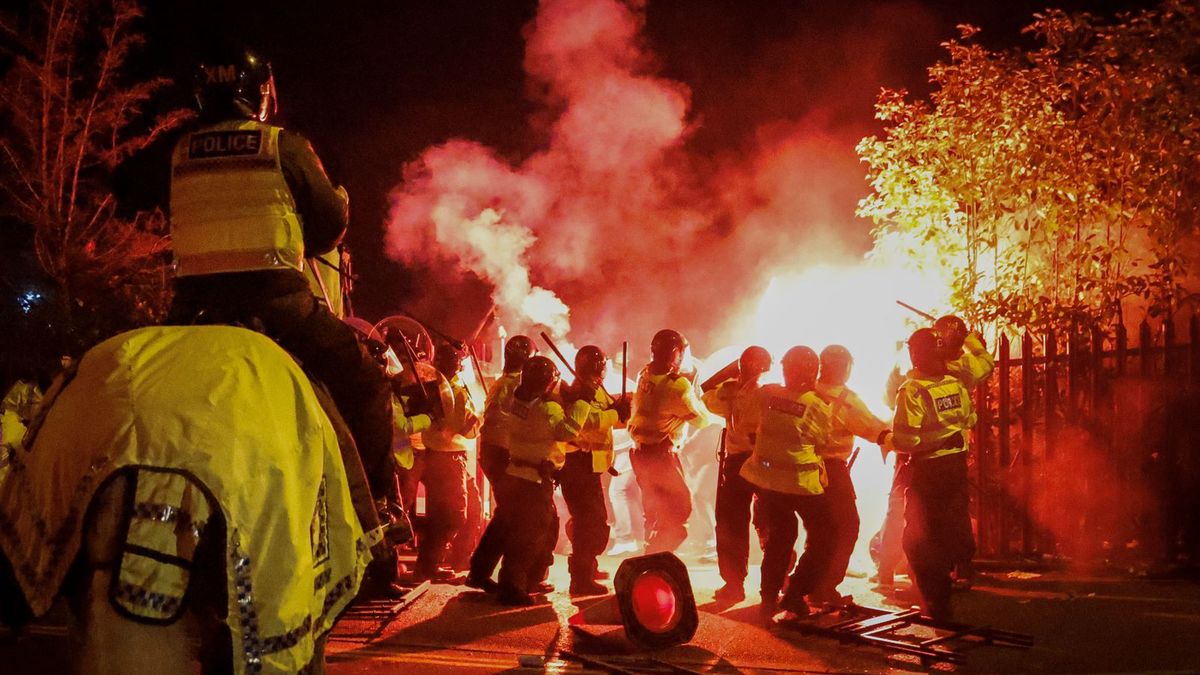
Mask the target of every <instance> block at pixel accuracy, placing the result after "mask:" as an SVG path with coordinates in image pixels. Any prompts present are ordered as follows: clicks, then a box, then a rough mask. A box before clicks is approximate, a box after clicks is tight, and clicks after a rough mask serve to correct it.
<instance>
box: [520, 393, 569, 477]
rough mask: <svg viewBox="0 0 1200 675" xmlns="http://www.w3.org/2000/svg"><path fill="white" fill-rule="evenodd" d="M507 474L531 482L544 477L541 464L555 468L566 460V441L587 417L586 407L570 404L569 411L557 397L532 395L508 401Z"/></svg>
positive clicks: (558, 467)
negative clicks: (565, 409)
mask: <svg viewBox="0 0 1200 675" xmlns="http://www.w3.org/2000/svg"><path fill="white" fill-rule="evenodd" d="M508 413H509V415H511V417H510V420H509V424H510V426H509V445H508V453H509V455H508V456H509V461H508V474H509V475H511V476H516V477H518V478H523V479H525V480H528V481H532V482H534V483H541V482H543V480H545V478H546V477H545V476H544V475H542V471H541V466H542V464H543V463H544V462H549V463H550V465H551V468H552V469H553V470H554V471H557V470H559V469H561V468H562V467H563V464H564V463H565V462H566V459H567V455H566V447H565V443H566V441H573V440H575V438H576V436H578V435H579V430H580V429H582V428H583V424H584V421H585V420H586V415H587V413H586V409H583V408H577V407H576V406H571V410H570V411H569V414H568V413H567V412H564V411H563V408H562V406H561V405H559V403H558V402H557V401H552V400H547V399H541V398H535V399H534V400H532V401H522V400H520V399H518V398H516V397H515V396H514V397H513V398H512V399H511V400H510V401H509V407H508Z"/></svg>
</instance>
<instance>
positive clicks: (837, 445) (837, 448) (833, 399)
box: [817, 382, 888, 461]
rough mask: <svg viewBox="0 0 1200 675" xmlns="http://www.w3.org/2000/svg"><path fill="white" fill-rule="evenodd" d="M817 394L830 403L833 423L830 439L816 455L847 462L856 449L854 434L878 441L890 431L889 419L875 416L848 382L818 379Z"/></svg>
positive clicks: (871, 440)
mask: <svg viewBox="0 0 1200 675" xmlns="http://www.w3.org/2000/svg"><path fill="white" fill-rule="evenodd" d="M817 394H818V395H820V396H821V398H823V399H824V400H825V402H826V403H828V404H829V406H830V413H831V415H832V422H833V426H832V428H831V429H830V432H829V442H828V443H826V444H824V445H821V446H818V447H817V454H819V455H821V456H822V457H825V458H828V459H837V460H841V461H845V460H846V458H848V457H849V456H850V452H851V451H852V450H853V449H854V437H855V436H857V437H859V438H862V439H866V440H868V441H870V442H872V443H878V442H879V440H880V438H879V437H880V436H881V435H882V434H883V432H885V431H887V430H888V425H887V422H884V421H883V420H881V419H879V418H878V417H876V416H875V415H874V413H872V412H871V411H870V409H868V408H867V404H866V403H863V401H862V399H861V398H859V396H858V394H856V393H854V392H853V391H852V390H851V389H850V388H849V387H847V386H846V385H844V384H839V385H830V384H824V383H821V382H818V383H817Z"/></svg>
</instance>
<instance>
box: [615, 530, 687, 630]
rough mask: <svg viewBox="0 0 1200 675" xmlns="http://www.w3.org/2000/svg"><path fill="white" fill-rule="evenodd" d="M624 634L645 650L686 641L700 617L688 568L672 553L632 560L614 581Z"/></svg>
mask: <svg viewBox="0 0 1200 675" xmlns="http://www.w3.org/2000/svg"><path fill="white" fill-rule="evenodd" d="M613 586H614V587H615V590H616V597H617V605H618V607H619V609H620V613H621V623H622V624H623V625H624V626H625V635H626V636H627V637H628V638H629V640H630V642H632V643H633V644H635V645H637V646H639V647H642V648H646V649H662V648H664V647H670V646H671V645H677V644H680V643H683V642H687V641H688V640H691V639H692V636H694V635H695V634H696V628H697V626H699V625H700V616H699V614H697V613H696V598H695V596H694V595H692V582H691V579H690V578H689V577H688V572H687V566H686V565H684V564H683V561H681V560H680V559H679V558H676V557H675V556H674V555H673V554H671V553H654V554H651V555H644V556H639V557H637V558H629V559H627V560H625V561H624V562H622V563H621V566H620V567H619V568H618V569H617V575H616V577H615V578H614V579H613Z"/></svg>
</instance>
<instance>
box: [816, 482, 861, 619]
mask: <svg viewBox="0 0 1200 675" xmlns="http://www.w3.org/2000/svg"><path fill="white" fill-rule="evenodd" d="M825 469H826V472H827V474H828V476H829V485H827V486H825V499H826V500H828V502H829V522H830V527H831V528H832V529H833V545H832V550H831V551H830V562H829V575H828V576H826V577H825V579H824V580H823V581H822V582H821V584H820V585H819V586H818V588H817V590H818V591H819V592H823V593H826V594H829V595H833V594H834V593H836V592H837V587H838V584H840V583H842V580H843V579H845V578H846V570H847V569H848V568H849V567H850V556H851V555H853V554H854V545H855V544H856V543H858V530H859V525H860V523H859V517H858V496H857V495H856V494H855V492H854V481H852V480H851V479H850V469H849V467H847V466H846V462H844V461H842V460H837V459H827V460H825Z"/></svg>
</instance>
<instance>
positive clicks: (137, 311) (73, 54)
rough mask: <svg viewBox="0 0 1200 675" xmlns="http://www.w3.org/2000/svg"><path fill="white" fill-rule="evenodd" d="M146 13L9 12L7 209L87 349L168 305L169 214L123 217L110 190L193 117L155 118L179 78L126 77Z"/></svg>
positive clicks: (117, 6)
mask: <svg viewBox="0 0 1200 675" xmlns="http://www.w3.org/2000/svg"><path fill="white" fill-rule="evenodd" d="M139 17H141V7H140V5H139V4H138V2H137V0H106V1H104V2H89V1H88V0H38V2H36V3H34V5H33V6H32V7H31V8H30V9H29V10H28V11H27V13H25V14H23V15H17V14H9V15H5V16H0V35H2V36H3V38H4V40H5V42H6V43H8V44H10V45H12V47H11V48H10V49H9V50H7V51H9V52H10V53H9V56H10V61H9V63H8V67H7V70H6V72H5V73H4V74H3V78H2V79H0V101H2V102H3V108H2V109H3V111H4V112H3V113H2V117H3V120H2V122H3V129H4V131H3V133H2V135H0V209H3V211H4V212H5V213H6V214H7V215H9V216H11V217H12V218H14V219H16V220H17V221H20V222H23V223H26V224H28V225H29V226H31V227H32V229H33V249H34V252H35V254H36V258H37V261H38V263H39V264H40V265H41V267H42V268H43V269H44V270H45V271H46V273H47V274H48V275H49V276H50V277H51V278H52V279H54V281H55V282H57V284H58V285H59V286H60V287H61V293H60V294H58V295H59V296H60V297H61V298H63V302H64V305H65V306H64V311H65V313H66V316H67V317H68V323H69V325H70V328H71V330H72V331H73V332H75V333H77V338H78V339H79V340H80V341H82V342H84V343H87V342H91V341H94V340H95V339H98V338H102V337H104V336H106V335H107V334H111V333H112V332H115V331H116V330H120V329H122V328H125V327H128V326H129V325H136V324H138V323H144V322H147V321H151V320H153V319H154V318H156V317H157V316H158V315H159V314H160V313H161V312H162V311H163V309H164V307H165V305H166V300H167V295H166V293H167V291H166V288H167V284H166V281H167V274H166V267H165V266H166V263H167V254H166V243H167V240H166V222H165V218H164V216H163V214H162V213H161V212H157V211H156V212H151V213H139V214H137V215H136V216H134V217H132V218H122V217H119V216H118V215H117V213H116V203H115V199H114V197H113V194H112V192H111V190H110V189H109V181H110V178H111V175H112V171H113V170H114V168H115V167H116V166H117V165H118V164H119V163H120V162H121V161H122V160H124V159H125V158H126V157H128V156H129V155H130V154H132V153H134V152H136V151H138V150H140V149H141V148H143V147H145V146H146V145H148V144H149V143H151V142H152V141H153V140H154V139H156V138H158V137H159V136H160V135H161V134H163V133H165V132H167V131H169V130H170V129H172V128H173V127H175V126H176V125H178V124H179V123H181V122H182V121H183V120H184V119H185V117H186V114H185V113H184V112H183V111H178V110H176V111H171V112H168V113H165V114H162V115H159V116H157V117H154V116H151V115H150V114H149V113H148V110H149V108H150V105H151V103H152V102H153V100H154V99H155V97H156V96H157V95H158V94H159V93H160V92H161V90H162V89H163V88H164V87H165V86H166V85H167V84H168V81H167V80H165V79H150V80H145V81H131V78H129V77H127V76H126V72H127V60H128V58H129V56H130V54H131V53H132V52H133V51H134V50H136V49H137V48H138V47H139V46H140V45H141V43H142V41H143V38H142V35H141V34H140V33H139V32H138V30H137V27H136V23H137V20H138V19H139Z"/></svg>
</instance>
